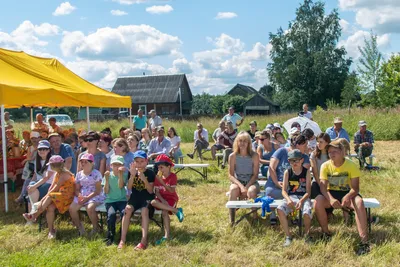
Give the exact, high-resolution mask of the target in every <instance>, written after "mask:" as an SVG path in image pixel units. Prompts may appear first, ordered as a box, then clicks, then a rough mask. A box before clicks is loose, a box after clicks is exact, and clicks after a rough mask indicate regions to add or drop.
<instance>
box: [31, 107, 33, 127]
mask: <svg viewBox="0 0 400 267" xmlns="http://www.w3.org/2000/svg"><path fill="white" fill-rule="evenodd" d="M32 123H33V108H31V125H32Z"/></svg>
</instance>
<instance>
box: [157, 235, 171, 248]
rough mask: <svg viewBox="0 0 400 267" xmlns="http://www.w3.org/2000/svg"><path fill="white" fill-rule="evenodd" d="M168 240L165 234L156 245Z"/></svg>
mask: <svg viewBox="0 0 400 267" xmlns="http://www.w3.org/2000/svg"><path fill="white" fill-rule="evenodd" d="M166 241H168V238H166V237H165V236H163V237H161V239H160V240H157V241H156V246H158V245H161V244H162V243H164V242H166Z"/></svg>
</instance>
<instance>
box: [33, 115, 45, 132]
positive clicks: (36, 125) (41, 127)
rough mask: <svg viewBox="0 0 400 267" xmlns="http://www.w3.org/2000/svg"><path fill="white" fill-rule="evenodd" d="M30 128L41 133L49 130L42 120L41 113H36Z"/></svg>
mask: <svg viewBox="0 0 400 267" xmlns="http://www.w3.org/2000/svg"><path fill="white" fill-rule="evenodd" d="M31 130H32V131H35V132H39V133H42V132H47V133H48V132H49V127H48V126H47V124H45V123H44V121H43V114H42V113H38V114H36V121H35V122H32V125H31Z"/></svg>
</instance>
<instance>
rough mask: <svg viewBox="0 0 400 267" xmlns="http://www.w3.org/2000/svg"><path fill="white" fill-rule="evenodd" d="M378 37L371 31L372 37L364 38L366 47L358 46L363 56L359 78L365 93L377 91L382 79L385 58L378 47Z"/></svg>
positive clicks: (360, 62)
mask: <svg viewBox="0 0 400 267" xmlns="http://www.w3.org/2000/svg"><path fill="white" fill-rule="evenodd" d="M377 38H378V37H377V35H376V34H374V33H373V32H372V31H371V36H370V38H369V39H367V38H364V47H360V46H359V47H358V51H360V53H361V56H360V59H359V64H358V65H357V71H358V73H359V74H360V75H359V80H360V82H361V85H362V88H363V91H364V92H365V93H369V92H374V91H376V89H377V88H378V86H379V83H380V80H381V75H382V70H381V64H382V61H383V59H382V53H381V52H379V49H378V42H377Z"/></svg>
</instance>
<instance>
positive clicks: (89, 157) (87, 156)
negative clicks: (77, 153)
mask: <svg viewBox="0 0 400 267" xmlns="http://www.w3.org/2000/svg"><path fill="white" fill-rule="evenodd" d="M83 159H86V160H88V161H91V162H93V161H94V157H93V155H92V154H90V153H85V154H83V155H82V157H81V159H80V160H83Z"/></svg>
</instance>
